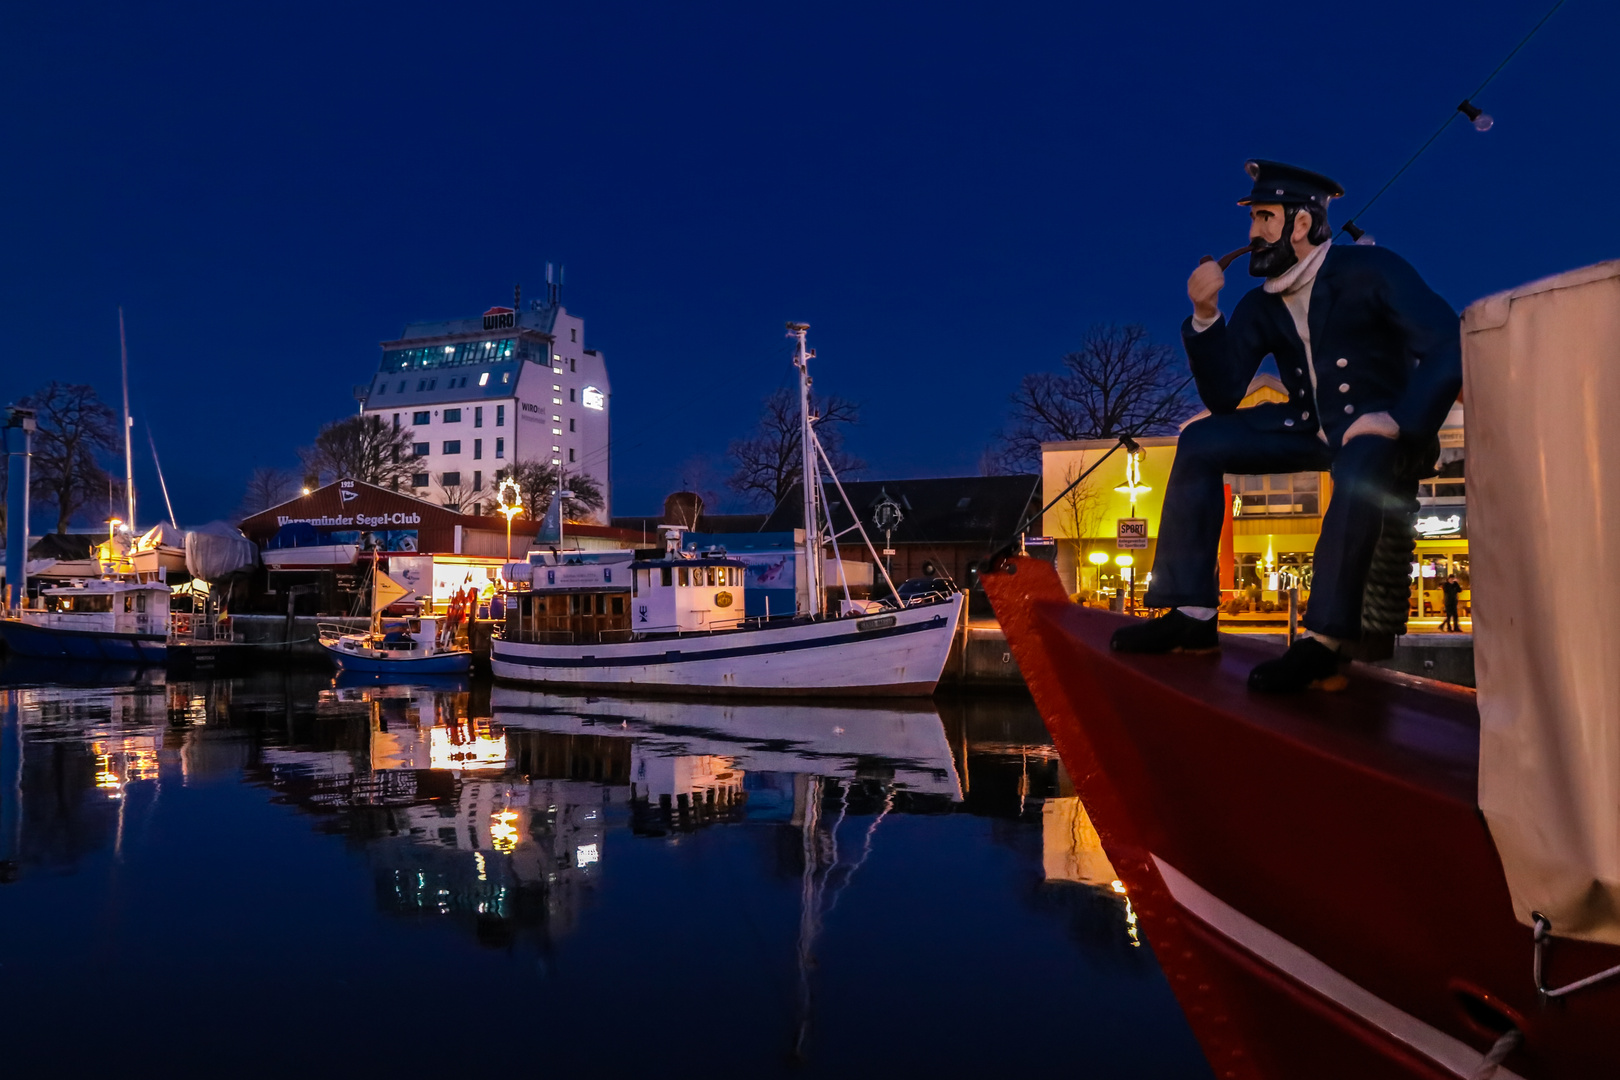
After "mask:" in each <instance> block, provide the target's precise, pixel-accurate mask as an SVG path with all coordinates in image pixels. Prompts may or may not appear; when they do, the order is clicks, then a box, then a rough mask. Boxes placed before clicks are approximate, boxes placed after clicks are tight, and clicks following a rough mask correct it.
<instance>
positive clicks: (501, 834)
mask: <svg viewBox="0 0 1620 1080" xmlns="http://www.w3.org/2000/svg"><path fill="white" fill-rule="evenodd" d="M517 820H518V814H517V811H516V810H498V811H496V812H495V813H493V814H491V815H490V816H489V838H490V842H491V843H493V844H494V845H495V850H496V851H499V852H503V853H506V854H511V853H512V852H513V851H514V850H516V849H517V846H518V840H519V839H521V837H519V835H518V829H517ZM480 868H481V865H480Z"/></svg>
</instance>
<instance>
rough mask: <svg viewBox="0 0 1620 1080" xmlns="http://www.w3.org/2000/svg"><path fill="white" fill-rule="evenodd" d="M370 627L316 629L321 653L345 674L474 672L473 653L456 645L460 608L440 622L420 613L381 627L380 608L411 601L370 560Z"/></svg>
mask: <svg viewBox="0 0 1620 1080" xmlns="http://www.w3.org/2000/svg"><path fill="white" fill-rule="evenodd" d="M371 577H372V586H371V625H370V626H369V627H368V628H367V629H366V630H364V631H361V632H358V633H356V632H355V631H354V630H352V629H351V628H350V627H347V626H341V625H338V624H333V623H323V624H321V625H320V626H318V627H317V633H318V640H319V642H320V645H321V648H323V649H325V650H326V654H327V655H328V656H329V657H331V658H332V662H333V663H334V664H336V665H337V666H338V667H339V668H340V669H341V670H343V671H359V672H369V673H372V674H393V675H398V676H400V677H402V678H409V677H411V676H412V675H460V674H465V673H466V672H467V671H469V670H470V669H471V668H472V651H471V650H470V649H469V648H467V647H466V646H465V645H461V644H458V643H457V641H456V627H457V625H458V622H459V619H458V616H459V615H460V614H462V611H461V609H460V608H459V607H456V608H452V610H451V612H450V613H449V615H448V616H447V617H446V618H445V619H444V620H443V621H442V622H441V621H440V620H439V619H438V618H436V617H434V616H432V615H428V614H423V615H421V616H420V617H419V618H416V619H413V620H405V619H395V620H390V621H387V622H385V621H384V620H383V618H382V612H383V610H384V609H386V608H387V607H389V606H390V605H392V604H395V603H398V602H400V601H402V600H405V599H408V598H409V597H410V595H411V594H410V592H409V591H408V590H407V589H406V588H405V587H404V586H403V585H400V584H399V583H398V582H396V581H394V580H393V579H392V578H390V577H389V576H388V575H387V574H384V573H383V572H382V571H381V570H379V569H377V565H376V557H375V554H373V559H372V575H371Z"/></svg>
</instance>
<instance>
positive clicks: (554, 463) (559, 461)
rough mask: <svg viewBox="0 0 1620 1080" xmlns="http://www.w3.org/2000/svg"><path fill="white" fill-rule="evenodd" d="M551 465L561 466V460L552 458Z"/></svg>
mask: <svg viewBox="0 0 1620 1080" xmlns="http://www.w3.org/2000/svg"><path fill="white" fill-rule="evenodd" d="M551 463H552V464H553V465H561V464H562V459H561V458H552V459H551Z"/></svg>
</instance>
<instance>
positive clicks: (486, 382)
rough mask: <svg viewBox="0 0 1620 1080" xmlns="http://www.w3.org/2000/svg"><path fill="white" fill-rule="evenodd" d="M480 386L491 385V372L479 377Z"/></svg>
mask: <svg viewBox="0 0 1620 1080" xmlns="http://www.w3.org/2000/svg"><path fill="white" fill-rule="evenodd" d="M478 385H479V386H488V385H489V372H487V371H486V372H484V373H483V374H482V375H480V376H478Z"/></svg>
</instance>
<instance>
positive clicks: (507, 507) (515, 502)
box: [495, 477, 523, 562]
mask: <svg viewBox="0 0 1620 1080" xmlns="http://www.w3.org/2000/svg"><path fill="white" fill-rule="evenodd" d="M508 493H510V494H508ZM495 509H496V510H498V511H500V512H501V513H502V514H505V515H506V561H507V562H511V561H512V519H513V518H515V517H517V516H518V515H519V514H521V513H523V489H522V488H520V487H518V486H517V481H516V480H513V479H511V478H510V477H508V478H507V479H505V480H502V481H501V486H500V490H499V491H498V492H497V493H496V497H495Z"/></svg>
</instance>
